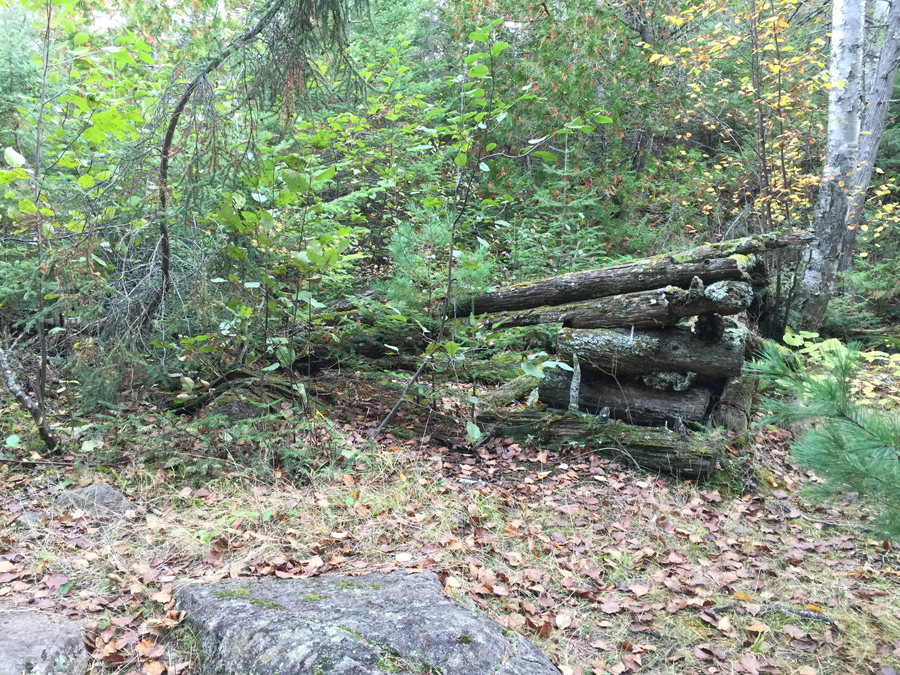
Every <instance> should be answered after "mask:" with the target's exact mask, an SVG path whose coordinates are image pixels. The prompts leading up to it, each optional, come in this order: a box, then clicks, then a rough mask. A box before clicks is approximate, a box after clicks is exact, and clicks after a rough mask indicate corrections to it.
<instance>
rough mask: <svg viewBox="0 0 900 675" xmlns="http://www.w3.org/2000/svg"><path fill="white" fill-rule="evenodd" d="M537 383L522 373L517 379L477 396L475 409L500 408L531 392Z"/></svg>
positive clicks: (535, 379) (534, 379)
mask: <svg viewBox="0 0 900 675" xmlns="http://www.w3.org/2000/svg"><path fill="white" fill-rule="evenodd" d="M538 382H540V380H539V379H538V378H536V377H534V376H533V375H527V374H525V373H522V374H521V375H519V377H517V378H515V379H513V380H510V381H509V382H507V383H506V384H503V385H501V386H499V387H497V388H496V389H494V390H493V391H489V392H487V393H484V394H479V395H478V406H477V407H478V408H479V409H480V410H489V409H492V408H502V407H503V406H505V405H507V404H509V403H512V402H513V401H517V400H519V399H520V398H522V397H523V396H525V395H526V394H528V393H529V392H531V391H532V390H533V389H535V388H536V387H537V386H538Z"/></svg>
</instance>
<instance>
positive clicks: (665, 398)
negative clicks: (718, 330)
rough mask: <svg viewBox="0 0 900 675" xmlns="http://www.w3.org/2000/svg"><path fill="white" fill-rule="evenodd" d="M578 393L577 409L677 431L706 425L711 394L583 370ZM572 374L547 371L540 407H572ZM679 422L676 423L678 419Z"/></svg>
mask: <svg viewBox="0 0 900 675" xmlns="http://www.w3.org/2000/svg"><path fill="white" fill-rule="evenodd" d="M581 372H582V379H581V387H580V388H579V393H578V409H579V410H580V411H582V412H586V413H588V414H591V415H597V414H598V413H599V412H600V411H601V410H602V409H603V408H604V407H607V408H609V417H610V418H612V419H616V420H623V421H624V422H627V423H628V424H639V425H643V426H654V427H662V426H668V427H669V428H670V429H673V428H676V427H677V420H678V419H680V420H681V421H682V422H697V423H700V422H703V419H704V418H705V417H706V409H707V408H708V407H709V401H710V398H711V396H712V392H710V390H709V389H706V388H703V387H694V388H691V389H688V390H687V391H671V390H667V391H660V390H659V389H654V388H653V387H648V386H647V385H645V384H644V383H643V382H641V381H640V380H639V379H634V380H629V379H622V380H621V381H616V380H615V379H614V378H612V377H609V376H606V375H601V374H598V373H594V372H592V371H588V370H587V369H583V370H582V371H581ZM571 383H572V373H569V372H566V371H563V370H560V369H558V368H548V369H546V370H545V371H544V378H543V379H542V380H541V383H540V386H539V387H538V394H539V395H540V399H541V403H546V404H547V405H548V406H551V407H553V408H560V409H566V408H568V407H569V387H570V386H571ZM676 418H677V419H676Z"/></svg>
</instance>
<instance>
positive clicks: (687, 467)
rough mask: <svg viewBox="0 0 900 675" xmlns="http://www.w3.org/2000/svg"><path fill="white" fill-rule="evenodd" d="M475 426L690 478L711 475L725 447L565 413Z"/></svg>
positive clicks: (524, 414) (699, 437)
mask: <svg viewBox="0 0 900 675" xmlns="http://www.w3.org/2000/svg"><path fill="white" fill-rule="evenodd" d="M477 423H478V426H479V427H480V428H481V429H482V431H484V432H485V433H488V434H491V435H494V436H501V437H510V438H513V439H517V440H529V439H534V440H537V441H539V442H542V443H547V442H560V443H568V442H574V443H580V444H584V445H586V446H589V447H590V448H591V451H592V452H594V453H596V454H597V455H601V456H608V457H613V458H615V459H618V460H622V461H625V462H628V463H630V464H637V465H638V466H639V467H641V468H644V469H648V470H650V471H659V472H665V473H672V474H675V475H679V476H683V477H686V478H702V477H704V476H708V475H710V474H711V473H713V472H714V471H715V470H716V469H717V467H718V462H719V453H718V450H717V449H718V448H719V447H721V446H722V439H720V438H718V437H717V436H716V435H714V434H706V433H703V434H693V433H687V434H684V433H676V432H672V431H667V430H666V429H652V428H647V427H643V428H642V427H632V426H629V425H627V424H623V423H622V422H616V421H612V422H610V421H606V422H604V421H601V420H598V419H597V418H595V417H592V416H591V415H583V414H581V413H574V412H568V411H561V410H553V411H550V410H548V411H543V412H542V411H540V410H536V409H534V408H526V409H524V410H515V411H510V412H503V411H494V412H489V413H484V414H481V415H479V416H478V420H477Z"/></svg>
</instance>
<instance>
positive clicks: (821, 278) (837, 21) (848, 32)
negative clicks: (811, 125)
mask: <svg viewBox="0 0 900 675" xmlns="http://www.w3.org/2000/svg"><path fill="white" fill-rule="evenodd" d="M865 6H866V5H865V0H834V7H833V10H832V11H833V14H832V28H831V62H830V67H829V76H830V83H831V90H830V92H829V96H828V140H827V148H826V151H825V167H824V168H823V169H822V182H821V185H820V187H819V201H818V204H817V206H816V213H815V232H814V234H815V239H814V240H813V241H812V242H811V243H810V245H809V247H808V248H807V255H806V259H807V264H806V268H805V270H804V271H803V277H802V279H801V281H800V292H799V295H798V309H799V311H800V322H801V324H802V325H803V326H804V327H805V328H817V327H818V326H819V324H820V323H821V322H822V318H823V317H824V316H825V308H826V307H827V305H828V300H829V299H830V297H831V292H832V288H833V287H834V282H835V279H836V277H837V270H838V264H839V263H840V260H841V251H842V248H843V242H844V232H845V231H846V228H847V216H848V215H849V209H850V185H851V183H852V178H853V175H854V173H855V171H856V169H857V161H858V158H859V138H860V121H861V119H860V118H861V116H862V110H863V101H862V77H863V26H864V21H865Z"/></svg>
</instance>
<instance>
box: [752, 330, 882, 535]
mask: <svg viewBox="0 0 900 675" xmlns="http://www.w3.org/2000/svg"><path fill="white" fill-rule="evenodd" d="M815 346H816V347H817V349H815V350H809V349H806V350H804V351H805V352H806V353H807V354H808V355H809V356H810V358H809V359H808V360H806V361H805V362H804V360H801V358H800V357H798V355H796V354H795V353H793V352H790V351H788V350H786V349H784V348H783V347H780V346H779V345H777V344H776V343H774V342H768V343H767V344H766V345H765V347H764V349H763V351H762V353H761V355H760V357H759V359H758V360H757V361H756V363H754V364H753V365H752V366H751V368H752V370H753V371H754V372H755V373H757V374H758V375H760V376H761V377H762V378H763V379H764V380H766V381H768V382H769V383H770V384H772V385H773V386H774V387H775V388H776V390H778V391H779V392H780V393H781V394H782V395H783V396H782V398H778V399H771V400H769V401H768V404H769V407H770V410H771V414H770V415H769V416H768V417H767V418H765V419H764V420H763V423H777V424H785V425H788V424H797V423H801V422H807V423H809V426H808V427H807V429H806V431H805V432H804V433H803V435H802V437H801V438H800V439H799V440H796V441H795V442H794V443H793V444H792V446H791V450H792V454H793V457H794V459H795V460H796V461H797V462H798V463H800V464H802V465H805V466H808V467H810V468H812V469H814V470H815V471H816V473H817V474H818V475H819V476H821V477H822V478H824V479H825V483H824V484H822V485H813V486H811V488H812V490H813V491H814V493H816V494H817V496H820V497H824V496H830V495H834V494H840V493H842V492H858V493H859V494H860V495H863V496H865V497H867V498H868V499H870V500H871V501H872V503H873V504H876V505H877V508H878V511H879V515H878V517H877V518H876V519H875V520H874V521H873V524H872V527H873V528H874V529H876V530H877V531H878V532H880V533H882V534H883V535H885V536H888V537H891V538H894V539H900V416H898V415H896V414H891V413H890V412H887V411H881V410H877V409H874V408H871V407H869V406H867V405H863V404H862V403H860V402H858V401H854V400H853V396H852V394H851V384H852V383H853V380H854V378H855V377H856V375H857V374H858V373H859V371H860V366H861V363H862V362H863V358H864V357H863V355H862V354H861V353H860V351H859V348H858V347H857V346H856V345H851V346H844V345H842V344H840V343H839V342H838V341H837V340H828V341H826V342H824V343H821V344H818V345H815Z"/></svg>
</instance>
